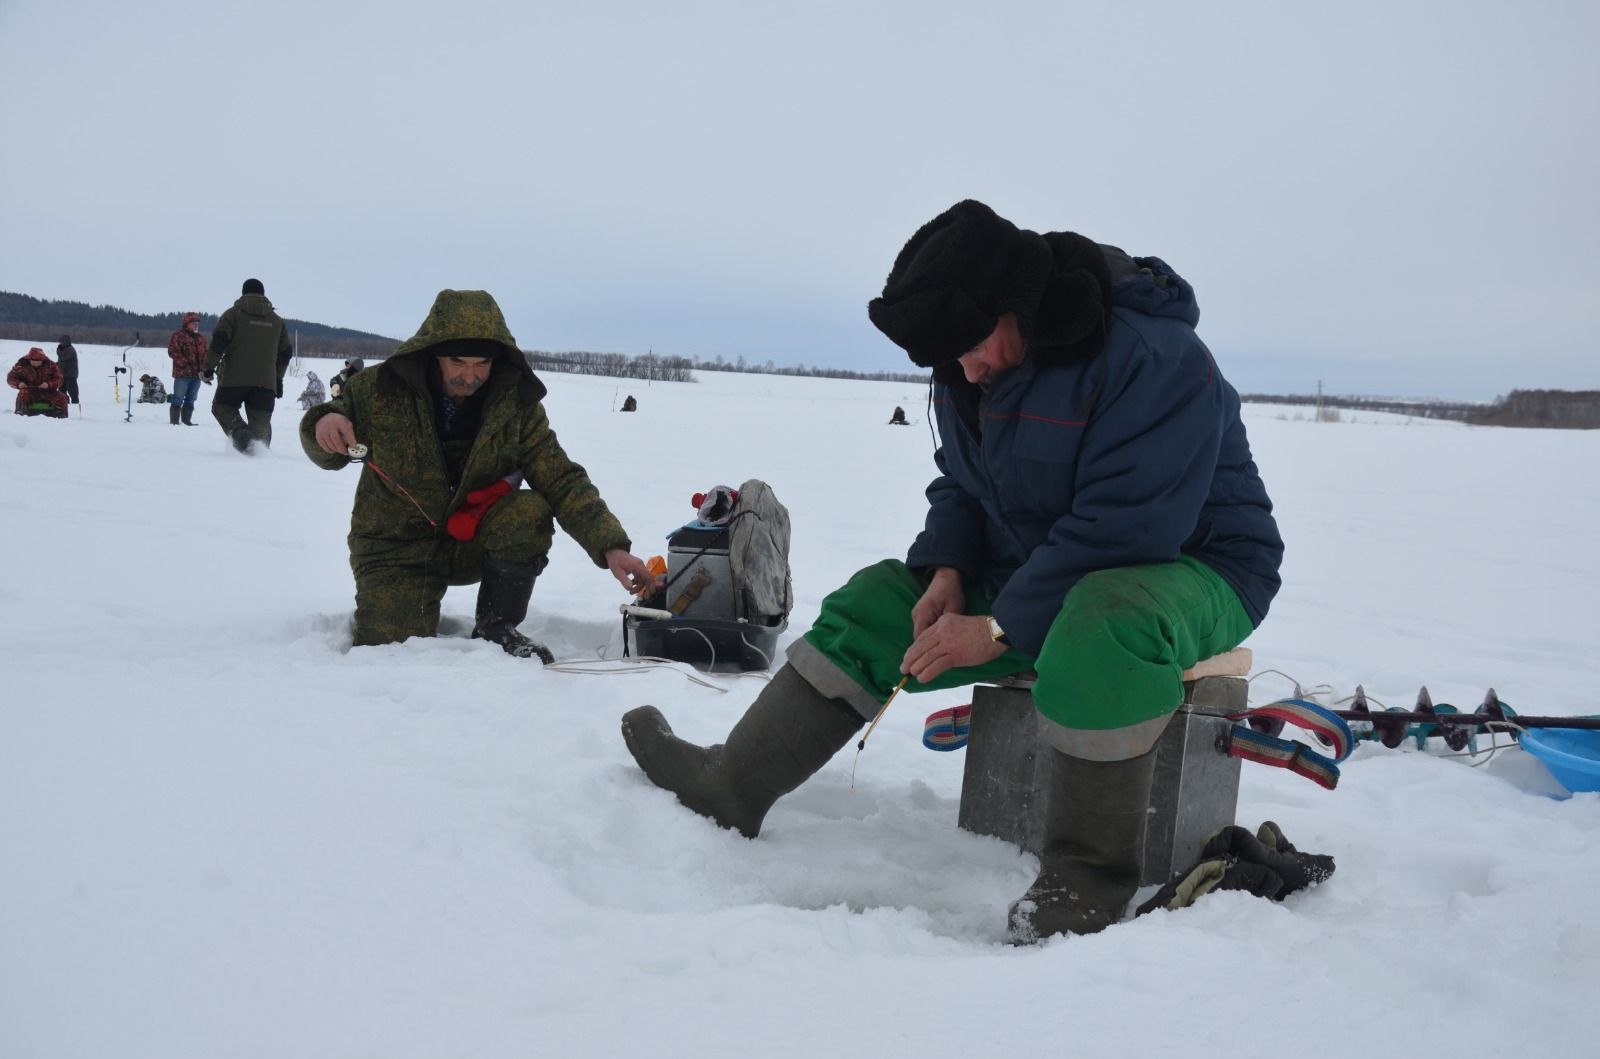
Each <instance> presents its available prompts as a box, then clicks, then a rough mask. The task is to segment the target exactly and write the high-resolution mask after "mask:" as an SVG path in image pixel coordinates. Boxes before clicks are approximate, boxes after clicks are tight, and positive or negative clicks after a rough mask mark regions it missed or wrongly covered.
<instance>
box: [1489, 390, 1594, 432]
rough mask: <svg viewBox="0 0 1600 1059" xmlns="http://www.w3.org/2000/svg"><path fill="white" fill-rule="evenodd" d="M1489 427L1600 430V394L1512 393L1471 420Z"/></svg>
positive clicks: (1536, 391) (1554, 391) (1546, 391)
mask: <svg viewBox="0 0 1600 1059" xmlns="http://www.w3.org/2000/svg"><path fill="white" fill-rule="evenodd" d="M1467 422H1469V423H1476V424H1479V425H1481V426H1487V427H1551V428H1555V429H1560V430H1595V429H1600V390H1512V391H1511V392H1510V393H1509V394H1506V395H1505V396H1504V397H1496V398H1495V399H1494V401H1493V402H1492V403H1490V404H1488V405H1484V406H1481V407H1479V409H1478V410H1477V411H1476V412H1474V413H1473V414H1471V415H1470V416H1468V418H1467Z"/></svg>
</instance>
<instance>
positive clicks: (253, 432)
mask: <svg viewBox="0 0 1600 1059" xmlns="http://www.w3.org/2000/svg"><path fill="white" fill-rule="evenodd" d="M293 356H294V343H292V342H291V341H290V340H289V329H288V328H287V327H286V326H284V323H283V320H281V319H280V318H279V317H278V314H277V313H276V312H274V311H273V309H272V303H271V302H270V301H268V300H267V291H266V288H265V287H264V286H262V283H261V281H260V280H258V279H247V280H245V281H244V286H243V287H242V288H241V290H240V294H239V298H238V300H237V301H235V302H234V303H233V305H232V307H231V308H229V309H228V311H227V312H225V313H223V314H222V316H221V318H220V319H218V320H217V326H216V328H215V329H213V330H212V332H211V349H210V352H208V353H207V354H206V359H205V363H204V364H203V365H201V372H200V378H201V379H202V380H203V381H204V382H206V383H207V384H210V382H211V381H212V379H213V378H215V379H216V382H217V394H216V396H215V397H213V398H212V399H211V414H212V415H213V416H215V417H216V420H217V422H218V423H220V424H221V425H222V432H223V433H224V434H226V435H228V439H229V440H230V441H232V442H233V447H234V448H236V449H238V450H239V451H240V452H249V451H250V450H251V449H252V448H253V447H254V446H255V445H256V444H258V443H259V444H262V445H266V446H268V447H269V448H270V447H271V445H272V409H273V406H274V405H275V404H276V403H277V399H278V398H279V397H282V396H283V375H284V373H285V372H286V371H288V370H289V361H290V359H291V358H293ZM240 406H243V407H244V416H243V417H241V416H240V414H239V409H240ZM247 420H248V421H247Z"/></svg>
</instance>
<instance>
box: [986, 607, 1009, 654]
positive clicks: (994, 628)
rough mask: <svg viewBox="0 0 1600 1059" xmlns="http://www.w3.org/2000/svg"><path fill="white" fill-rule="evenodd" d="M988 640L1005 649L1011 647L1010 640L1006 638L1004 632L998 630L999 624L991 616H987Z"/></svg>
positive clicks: (1000, 629)
mask: <svg viewBox="0 0 1600 1059" xmlns="http://www.w3.org/2000/svg"><path fill="white" fill-rule="evenodd" d="M989 639H991V640H993V641H994V642H995V643H997V644H1003V645H1004V646H1006V647H1010V646H1011V640H1010V639H1009V638H1007V636H1006V631H1005V630H1004V629H1002V628H1000V623H999V622H997V621H995V620H994V615H993V614H991V615H989Z"/></svg>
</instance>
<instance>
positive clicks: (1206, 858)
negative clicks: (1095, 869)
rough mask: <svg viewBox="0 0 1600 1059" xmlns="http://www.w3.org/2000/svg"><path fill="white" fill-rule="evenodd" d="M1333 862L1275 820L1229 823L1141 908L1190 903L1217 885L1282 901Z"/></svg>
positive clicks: (1150, 909) (1325, 873)
mask: <svg viewBox="0 0 1600 1059" xmlns="http://www.w3.org/2000/svg"><path fill="white" fill-rule="evenodd" d="M1333 868H1334V865H1333V858H1332V857H1330V856H1328V855H1326V854H1321V853H1301V852H1300V851H1299V850H1297V849H1295V848H1294V843H1292V842H1290V841H1289V839H1288V838H1287V837H1285V835H1284V833H1283V831H1282V830H1281V829H1280V828H1279V827H1278V825H1277V824H1275V823H1273V822H1272V821H1271V820H1268V821H1267V822H1266V823H1264V824H1262V825H1261V827H1260V828H1259V829H1257V831H1256V833H1255V834H1253V835H1252V834H1251V833H1250V832H1248V831H1246V830H1245V829H1244V828H1242V827H1236V826H1230V827H1225V828H1223V829H1222V830H1221V831H1219V832H1217V833H1216V834H1215V835H1212V836H1211V839H1210V840H1209V841H1208V842H1206V844H1205V846H1204V847H1203V848H1202V849H1201V850H1200V860H1199V862H1198V863H1197V864H1195V866H1194V867H1193V868H1191V869H1190V870H1189V871H1187V872H1185V873H1183V874H1182V875H1180V876H1179V877H1178V878H1176V879H1174V880H1172V881H1171V882H1169V883H1167V885H1165V886H1163V887H1162V888H1161V889H1160V890H1159V891H1158V892H1157V893H1156V895H1155V896H1154V897H1152V898H1150V900H1148V901H1146V902H1145V903H1144V904H1142V905H1140V906H1139V911H1138V913H1137V914H1138V915H1141V916H1142V915H1144V914H1145V913H1146V912H1153V911H1155V910H1156V909H1158V908H1168V909H1178V908H1187V907H1189V906H1190V905H1192V904H1194V903H1195V902H1196V901H1197V900H1199V899H1200V898H1201V897H1204V896H1205V895H1206V894H1208V893H1210V892H1211V891H1212V890H1244V891H1246V892H1248V893H1252V894H1255V895H1256V896H1257V897H1265V898H1267V899H1268V900H1270V901H1281V900H1283V899H1284V898H1285V897H1288V896H1289V895H1290V894H1292V893H1295V892H1296V891H1298V890H1303V889H1305V888H1306V887H1307V886H1312V885H1314V884H1316V883H1319V882H1321V881H1322V880H1324V879H1326V878H1327V877H1328V876H1330V875H1332V874H1333Z"/></svg>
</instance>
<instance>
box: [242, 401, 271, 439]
mask: <svg viewBox="0 0 1600 1059" xmlns="http://www.w3.org/2000/svg"><path fill="white" fill-rule="evenodd" d="M245 416H246V417H247V418H248V419H249V421H250V433H251V434H252V435H254V436H255V439H256V440H257V441H259V442H260V443H261V444H263V445H265V446H266V447H267V448H269V449H270V448H272V413H271V412H258V411H256V410H255V409H253V408H246V409H245Z"/></svg>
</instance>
